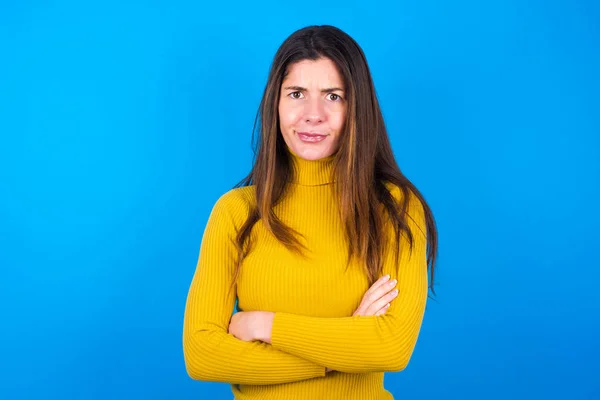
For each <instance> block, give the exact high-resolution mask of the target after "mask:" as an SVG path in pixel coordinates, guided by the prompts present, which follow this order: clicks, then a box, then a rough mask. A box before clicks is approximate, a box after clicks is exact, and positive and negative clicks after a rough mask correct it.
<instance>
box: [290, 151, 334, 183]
mask: <svg viewBox="0 0 600 400" xmlns="http://www.w3.org/2000/svg"><path fill="white" fill-rule="evenodd" d="M288 154H289V156H290V161H291V164H292V168H293V169H294V176H293V177H292V179H291V182H292V183H295V184H297V185H302V186H318V185H326V184H328V183H332V182H334V179H333V176H332V172H333V160H334V159H335V154H332V155H330V156H329V157H325V158H321V159H319V160H314V161H310V160H305V159H303V158H301V157H300V156H298V155H297V154H295V153H294V152H292V151H291V150H290V149H289V148H288Z"/></svg>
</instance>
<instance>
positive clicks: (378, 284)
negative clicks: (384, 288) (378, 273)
mask: <svg viewBox="0 0 600 400" xmlns="http://www.w3.org/2000/svg"><path fill="white" fill-rule="evenodd" d="M389 280H390V276H389V275H384V276H382V277H381V278H379V279H378V280H376V281H375V283H374V284H373V285H371V287H370V288H369V289H368V290H367V291H366V292H365V295H366V294H367V293H373V292H374V291H376V290H377V288H379V287H381V285H383V284H384V283H386V282H387V281H389Z"/></svg>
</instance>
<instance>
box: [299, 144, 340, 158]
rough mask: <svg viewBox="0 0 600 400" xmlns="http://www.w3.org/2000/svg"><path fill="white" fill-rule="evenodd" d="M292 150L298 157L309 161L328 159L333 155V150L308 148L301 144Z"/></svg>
mask: <svg viewBox="0 0 600 400" xmlns="http://www.w3.org/2000/svg"><path fill="white" fill-rule="evenodd" d="M292 150H293V151H294V153H295V154H296V155H297V156H298V157H300V158H302V159H304V160H308V161H316V160H320V159H321V158H326V157H329V156H330V155H332V154H333V151H331V149H317V148H310V147H309V148H307V146H306V145H304V144H301V145H300V146H297V147H296V148H295V149H292Z"/></svg>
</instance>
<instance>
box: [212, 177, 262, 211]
mask: <svg viewBox="0 0 600 400" xmlns="http://www.w3.org/2000/svg"><path fill="white" fill-rule="evenodd" d="M255 204H256V190H255V187H254V185H252V186H243V187H238V188H233V189H230V190H228V191H227V192H225V193H223V194H222V195H220V196H219V198H218V199H217V201H216V202H215V204H214V206H213V213H214V214H216V215H229V216H231V217H233V219H234V220H239V219H245V218H247V217H248V215H249V213H250V210H251V209H252V208H253V207H254V205H255Z"/></svg>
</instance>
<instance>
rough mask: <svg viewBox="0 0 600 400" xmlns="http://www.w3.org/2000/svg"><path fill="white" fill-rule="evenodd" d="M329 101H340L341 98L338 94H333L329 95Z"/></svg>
mask: <svg viewBox="0 0 600 400" xmlns="http://www.w3.org/2000/svg"><path fill="white" fill-rule="evenodd" d="M329 100H331V101H336V102H337V101H341V100H342V96H340V95H339V94H335V93H329Z"/></svg>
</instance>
